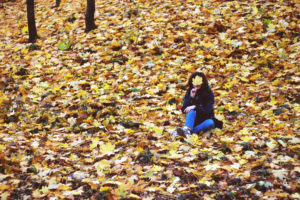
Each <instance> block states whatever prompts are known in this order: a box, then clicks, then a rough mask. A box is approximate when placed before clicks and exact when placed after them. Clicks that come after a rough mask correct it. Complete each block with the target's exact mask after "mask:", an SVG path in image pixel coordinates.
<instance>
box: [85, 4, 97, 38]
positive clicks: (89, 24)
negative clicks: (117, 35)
mask: <svg viewBox="0 0 300 200" xmlns="http://www.w3.org/2000/svg"><path fill="white" fill-rule="evenodd" d="M94 15H95V0H87V8H86V13H85V32H86V33H88V32H90V31H91V30H93V29H95V28H97V27H96V25H95V19H94Z"/></svg>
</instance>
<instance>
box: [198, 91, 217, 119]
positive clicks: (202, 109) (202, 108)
mask: <svg viewBox="0 0 300 200" xmlns="http://www.w3.org/2000/svg"><path fill="white" fill-rule="evenodd" d="M214 102H215V99H214V95H213V93H212V91H210V92H209V94H208V99H207V101H206V102H205V104H204V105H202V104H200V105H198V106H197V107H196V112H197V113H201V114H203V115H208V116H211V115H213V112H214Z"/></svg>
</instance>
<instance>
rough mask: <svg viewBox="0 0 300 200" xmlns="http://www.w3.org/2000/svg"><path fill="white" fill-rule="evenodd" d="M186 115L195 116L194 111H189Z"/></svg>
mask: <svg viewBox="0 0 300 200" xmlns="http://www.w3.org/2000/svg"><path fill="white" fill-rule="evenodd" d="M188 115H196V111H195V110H190V112H189V113H188Z"/></svg>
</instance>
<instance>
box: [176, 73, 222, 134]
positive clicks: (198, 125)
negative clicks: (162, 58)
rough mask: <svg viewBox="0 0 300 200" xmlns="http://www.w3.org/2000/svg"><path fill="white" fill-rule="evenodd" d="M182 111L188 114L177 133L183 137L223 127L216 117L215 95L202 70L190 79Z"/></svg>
mask: <svg viewBox="0 0 300 200" xmlns="http://www.w3.org/2000/svg"><path fill="white" fill-rule="evenodd" d="M181 110H182V112H183V113H185V114H186V119H185V126H184V127H183V128H182V127H178V128H177V134H176V135H180V136H183V137H186V136H187V135H191V134H193V133H199V132H201V131H207V130H209V129H213V128H215V127H217V128H222V125H223V123H222V122H221V121H219V120H217V119H215V117H214V95H213V93H212V91H211V89H210V87H209V86H208V82H207V79H206V77H205V75H204V74H203V73H202V72H195V73H193V74H192V75H191V77H190V78H189V81H188V90H187V92H186V94H185V97H184V100H183V106H182V109H181Z"/></svg>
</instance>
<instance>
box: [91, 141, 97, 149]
mask: <svg viewBox="0 0 300 200" xmlns="http://www.w3.org/2000/svg"><path fill="white" fill-rule="evenodd" d="M97 145H98V141H93V143H92V144H90V149H94V148H96V147H97Z"/></svg>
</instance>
